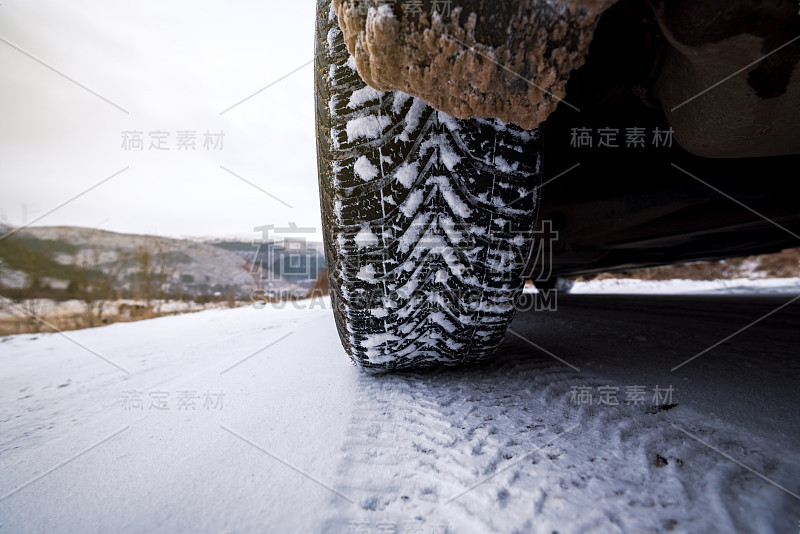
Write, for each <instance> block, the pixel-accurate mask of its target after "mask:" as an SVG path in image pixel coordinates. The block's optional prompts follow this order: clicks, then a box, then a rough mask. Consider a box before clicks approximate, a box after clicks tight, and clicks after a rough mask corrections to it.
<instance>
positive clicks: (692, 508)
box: [0, 295, 800, 534]
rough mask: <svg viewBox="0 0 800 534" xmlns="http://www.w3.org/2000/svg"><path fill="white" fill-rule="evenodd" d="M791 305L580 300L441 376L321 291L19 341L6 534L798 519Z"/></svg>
mask: <svg viewBox="0 0 800 534" xmlns="http://www.w3.org/2000/svg"><path fill="white" fill-rule="evenodd" d="M793 298H794V297H793V296H791V295H781V296H775V297H720V296H714V297H665V296H646V297H645V296H584V295H570V296H567V297H563V298H562V299H561V300H560V302H559V310H558V311H557V312H538V313H537V312H528V313H524V314H520V315H519V316H518V318H517V319H516V321H515V322H514V324H513V325H512V330H513V332H514V333H513V334H511V335H509V336H508V337H507V339H506V341H505V343H504V345H503V346H502V347H501V349H500V351H499V354H498V356H497V357H496V358H495V359H494V360H493V361H491V362H488V363H486V364H483V365H480V366H475V367H470V368H466V369H455V370H445V371H437V372H431V373H424V374H423V373H418V374H415V373H408V374H402V375H370V374H365V373H363V372H361V371H359V370H358V369H356V368H353V367H352V366H351V365H350V363H349V361H348V360H347V358H346V357H345V355H344V353H343V351H342V349H341V347H340V345H339V341H338V338H337V335H336V332H335V328H334V325H333V320H332V317H331V313H330V310H328V309H327V303H326V305H325V306H322V305H320V302H319V301H317V302H316V303H315V306H313V308H310V309H309V306H310V305H311V303H309V302H305V303H303V305H302V308H303V309H295V307H294V306H293V305H287V307H286V308H285V309H282V310H276V309H265V310H255V309H252V308H242V309H235V310H211V311H206V312H202V313H198V314H194V315H184V316H174V317H167V318H161V319H156V320H151V321H142V322H137V323H126V324H116V325H112V326H107V327H103V328H97V329H92V330H83V331H78V332H68V333H66V334H65V336H66V337H65V336H60V335H53V334H48V335H21V336H14V337H9V338H4V339H3V340H2V343H0V366H1V367H0V368H1V369H2V373H1V374H0V386H1V387H0V399H2V408H1V409H0V412H1V415H0V418H1V419H0V420H1V421H2V426H0V532H54V531H68V532H183V531H196V532H248V531H249V532H276V533H289V532H332V533H342V534H345V533H350V532H353V533H359V534H365V533H372V532H375V533H377V532H396V533H398V534H400V533H406V532H407V533H410V532H416V533H431V534H432V533H435V532H438V533H444V532H447V533H462V532H463V533H472V532H474V533H485V532H504V533H505V532H547V533H550V532H554V531H557V532H559V533H561V534H564V533H570V532H734V531H736V532H796V531H797V528H798V522H799V521H800V454H798V452H800V415H799V414H800V410H797V399H798V397H799V396H800V395H799V394H800V332H798V329H797V325H798V322H800V301H795V302H792V304H790V305H787V306H785V307H783V308H780V309H778V308H779V307H781V306H782V305H784V304H786V303H787V302H790V301H791V299H793ZM774 310H777V311H775V312H774V313H772V314H771V315H769V316H768V317H766V318H764V319H763V320H761V321H759V322H758V323H757V324H755V325H754V326H752V327H751V328H749V329H748V330H746V331H743V332H742V333H740V334H738V335H736V336H734V337H732V338H730V339H728V340H727V341H724V342H723V343H720V344H719V345H716V346H714V345H715V344H717V343H718V342H720V341H722V340H724V339H725V338H726V337H727V336H730V335H731V334H733V333H735V332H736V331H737V330H739V329H741V328H743V327H745V326H747V325H748V324H750V323H752V322H754V321H756V320H757V319H759V318H761V317H763V316H765V315H766V314H768V313H770V312H772V311H774ZM531 343H533V344H535V345H538V346H539V348H536V347H534V346H533V345H532V344H531ZM712 346H714V348H712V349H711V350H708V351H707V352H704V353H702V354H700V353H701V352H702V351H704V350H705V349H708V348H709V347H712ZM697 354H700V355H699V356H698V357H696V358H695V359H693V360H691V361H688V362H687V360H689V359H690V358H692V357H693V356H695V355H697ZM675 367H677V369H675V370H674V371H673V370H672V369H673V368H675ZM615 402H616V403H618V404H615Z"/></svg>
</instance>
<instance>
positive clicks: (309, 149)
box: [0, 0, 320, 238]
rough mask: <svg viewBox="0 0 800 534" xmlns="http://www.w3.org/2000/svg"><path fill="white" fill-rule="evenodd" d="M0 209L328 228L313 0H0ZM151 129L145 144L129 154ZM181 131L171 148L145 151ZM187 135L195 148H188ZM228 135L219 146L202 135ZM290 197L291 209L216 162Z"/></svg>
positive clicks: (197, 229) (66, 217) (105, 221)
mask: <svg viewBox="0 0 800 534" xmlns="http://www.w3.org/2000/svg"><path fill="white" fill-rule="evenodd" d="M1 1H2V4H1V5H0V37H2V39H4V40H6V41H8V42H10V43H13V45H15V46H17V47H19V48H21V49H23V50H24V51H25V52H27V53H29V54H30V55H33V56H35V57H36V58H38V59H39V60H41V61H42V62H44V63H46V64H48V65H49V66H50V67H52V68H53V69H56V70H58V71H60V72H61V73H63V74H64V75H66V76H68V77H70V78H72V79H74V80H75V81H77V82H79V83H80V84H82V85H84V86H86V87H88V88H89V89H91V90H92V91H94V92H96V93H98V94H99V95H101V96H102V97H103V98H106V99H108V100H110V101H111V102H113V103H114V104H116V105H118V106H120V107H121V108H124V109H125V110H127V111H128V112H129V114H126V113H124V112H123V111H121V110H119V109H117V108H116V107H114V106H113V105H111V104H109V103H108V102H105V101H104V100H102V99H101V98H98V97H97V96H95V95H93V94H91V93H90V92H88V91H86V90H84V89H82V88H81V87H78V86H77V85H75V84H74V83H72V82H70V81H68V80H66V79H64V78H63V77H62V76H60V75H59V74H57V73H55V72H53V71H52V70H49V69H48V68H47V67H45V66H43V65H41V64H39V63H37V62H36V61H35V60H33V59H31V58H30V57H27V56H26V55H24V54H23V53H21V52H20V51H18V50H16V49H14V48H13V47H12V46H10V45H9V44H8V43H7V42H2V41H0V180H2V188H1V189H0V192H1V194H0V210H1V211H0V219H1V220H2V221H3V222H5V223H7V224H13V225H20V224H24V223H30V222H31V221H33V220H34V219H36V218H37V217H39V216H41V215H43V214H45V213H46V212H48V211H49V210H51V209H53V208H55V207H56V206H58V205H59V204H61V203H63V202H65V201H66V200H68V199H70V198H71V197H73V196H75V195H77V194H79V193H81V192H83V191H85V190H86V189H88V188H90V187H91V186H93V185H95V184H97V183H98V182H100V181H102V180H104V179H106V178H108V177H109V176H111V175H113V174H115V173H117V172H119V171H120V170H122V169H123V168H125V167H129V168H128V170H127V171H125V172H123V173H121V174H119V175H118V176H116V177H115V178H113V179H111V180H109V181H108V182H106V183H104V184H102V185H100V186H98V187H97V188H96V189H93V190H92V191H90V192H88V193H86V194H85V195H84V196H83V197H81V198H79V199H77V200H75V201H74V202H71V203H69V204H68V205H66V206H64V207H62V208H60V209H58V210H57V211H55V212H53V213H52V214H50V215H48V216H47V217H45V218H43V219H42V220H41V221H38V222H37V223H36V225H37V226H39V225H47V226H50V225H76V226H88V227H99V228H102V229H105V230H111V231H117V232H129V233H151V234H159V235H167V236H172V237H182V236H213V237H233V236H238V237H244V238H253V237H255V236H256V234H254V232H253V227H255V226H262V225H269V224H274V225H276V226H286V225H287V223H290V222H294V223H297V224H298V225H299V226H303V227H309V226H313V227H319V224H320V223H319V218H320V217H319V201H318V196H317V194H318V193H317V173H316V153H315V141H314V106H313V66H312V65H308V66H306V67H304V68H303V69H302V70H300V71H298V72H297V73H295V74H293V75H291V76H290V77H288V78H286V79H285V80H283V81H281V82H279V83H277V84H276V85H274V86H273V87H270V88H269V89H266V90H265V91H263V92H261V93H260V94H258V95H256V96H254V97H253V98H251V99H249V100H248V101H246V102H244V103H242V104H241V105H239V106H237V107H236V108H234V109H232V110H230V111H227V112H226V113H224V114H222V115H221V112H222V111H223V110H225V109H227V108H229V107H230V106H232V105H234V104H236V103H237V102H239V101H240V100H242V99H244V98H246V97H248V96H249V95H252V94H253V93H255V92H256V91H258V90H259V89H262V88H263V87H265V86H266V85H268V84H270V83H271V82H273V81H275V80H276V79H278V78H280V77H282V76H284V75H285V74H287V73H289V72H290V71H292V70H294V69H296V68H297V67H299V66H300V65H302V64H304V63H306V62H308V61H309V60H311V59H312V58H313V47H314V9H315V3H314V2H311V1H309V0H285V1H280V2H279V1H276V0H268V1H263V2H256V1H250V2H245V1H237V2H232V1H226V2H219V1H217V2H211V1H209V0H191V1H190V0H170V1H169V2H163V1H161V2H159V1H155V0H144V1H137V2H130V1H124V2H123V1H120V0H69V1H67V0H38V1H37V0H34V1H30V0H1ZM127 130H139V131H143V132H144V140H145V149H144V150H143V151H133V150H125V149H124V148H122V139H123V131H127ZM153 130H161V131H167V132H170V140H169V143H168V144H169V146H170V147H171V150H169V151H165V152H159V151H156V150H151V149H149V136H148V134H149V132H150V131H153ZM179 130H194V131H197V135H198V140H197V150H195V151H194V152H191V151H188V152H187V151H177V150H176V147H177V145H176V137H177V136H178V131H179ZM206 130H210V131H212V132H219V131H222V132H224V134H225V138H224V147H223V148H222V150H205V149H204V148H203V133H204V132H205V131H206ZM221 166H224V167H225V168H227V169H230V170H231V171H233V172H235V173H236V174H238V175H239V176H241V177H243V178H245V179H247V180H249V181H250V182H253V183H254V184H256V185H257V186H258V187H260V188H262V189H264V190H265V191H267V192H269V193H270V194H272V195H275V196H276V197H278V198H280V199H281V200H283V201H284V202H286V203H288V204H290V205H292V206H293V209H292V208H289V207H287V206H285V205H283V204H281V203H280V202H278V201H277V200H274V199H273V198H270V197H269V196H268V195H266V194H264V193H262V192H260V191H258V190H257V189H255V188H254V187H252V186H250V185H248V184H246V183H243V182H242V181H240V180H239V179H237V178H236V177H234V176H232V175H231V174H229V173H227V172H226V171H224V170H223V169H221V168H220V167H221Z"/></svg>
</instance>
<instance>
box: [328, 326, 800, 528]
mask: <svg viewBox="0 0 800 534" xmlns="http://www.w3.org/2000/svg"><path fill="white" fill-rule="evenodd" d="M500 354H503V356H499V357H498V358H497V359H496V360H495V361H494V362H490V363H486V364H482V365H478V366H473V367H469V368H465V369H461V370H441V371H436V372H431V373H415V374H402V375H391V374H387V375H371V374H367V373H365V374H363V375H362V376H361V377H360V379H359V392H358V394H357V395H356V398H357V399H358V400H357V403H358V404H357V406H355V408H354V410H353V413H352V417H351V420H350V423H349V429H348V431H347V435H348V438H347V439H346V441H345V443H344V445H343V448H342V457H341V459H340V461H339V476H340V479H339V484H338V485H337V488H339V489H340V490H342V491H343V492H344V493H346V494H347V495H349V496H350V497H352V498H353V499H354V500H355V501H356V506H355V507H349V508H342V507H339V510H340V512H341V513H340V514H338V515H337V516H336V517H334V518H332V519H331V520H330V521H329V522H328V523H327V524H326V525H325V528H324V530H325V531H326V532H347V529H348V524H349V522H350V521H355V520H357V521H367V522H369V524H370V525H372V527H373V529H375V530H373V531H374V532H378V531H379V530H377V525H379V524H381V522H382V521H384V522H386V521H388V522H391V523H392V524H394V525H396V526H397V532H403V528H402V526H403V524H404V522H405V521H411V520H417V521H422V522H423V523H424V524H425V528H427V529H428V530H424V531H426V532H435V531H436V528H437V527H438V528H440V529H441V525H443V524H448V525H449V529H448V530H447V532H449V533H452V532H476V533H477V532H542V533H544V532H546V533H551V532H553V531H557V532H559V533H562V534H563V533H564V532H631V531H637V532H687V531H691V532H722V531H728V532H732V531H739V532H779V531H783V529H784V528H787V527H791V526H792V525H793V520H792V519H791V518H792V517H800V515H798V514H800V502H798V501H797V500H795V499H794V498H793V497H791V496H790V495H787V494H786V493H784V492H782V491H781V490H780V489H778V488H775V487H774V486H771V485H770V484H768V483H766V482H764V481H763V480H762V479H760V478H759V477H758V476H756V475H754V474H752V473H750V472H748V471H746V470H745V469H742V468H741V467H739V466H737V465H736V464H735V463H733V462H731V461H730V460H728V459H727V458H725V457H724V456H722V455H720V454H719V453H718V452H716V451H714V450H711V449H709V448H707V447H706V446H704V445H703V444H701V443H698V442H697V441H695V440H693V439H690V438H688V437H687V436H686V435H684V434H682V433H681V432H680V431H678V430H677V429H676V428H675V427H673V424H677V425H679V426H680V427H682V428H685V429H686V430H688V431H689V432H691V433H692V434H694V435H696V436H698V437H701V438H702V439H703V440H704V441H706V442H708V443H713V444H715V446H717V447H719V448H720V450H724V451H726V453H727V454H729V455H731V456H732V457H734V458H739V459H740V461H742V462H743V463H745V464H747V465H749V466H750V467H752V468H753V469H755V470H757V471H759V472H760V473H763V474H764V475H765V476H767V477H771V478H774V479H777V480H779V481H783V482H785V485H787V486H788V487H789V488H790V489H792V485H791V484H790V483H789V482H791V481H792V480H797V478H796V475H797V474H798V473H800V465H798V463H797V462H796V461H795V460H794V459H792V458H790V457H789V458H787V457H786V454H785V453H783V452H782V451H779V450H774V448H773V447H771V445H770V444H769V443H768V442H764V441H763V440H759V439H758V438H756V437H754V436H748V435H746V434H745V433H743V432H742V430H741V429H737V428H734V427H731V426H730V425H725V424H722V423H719V422H717V421H714V420H711V419H710V418H708V417H704V416H702V415H701V414H698V413H696V412H694V411H692V410H691V409H689V408H688V407H684V406H678V407H676V408H674V409H658V407H655V406H653V405H652V404H650V403H649V399H648V402H646V404H645V405H644V406H641V405H638V406H634V405H630V406H628V405H624V393H621V394H620V402H622V403H623V405H621V406H597V405H592V406H586V405H581V406H576V405H573V404H571V403H570V397H571V389H572V386H590V387H593V388H595V389H596V388H597V387H599V386H606V385H612V386H614V385H617V386H618V387H620V388H621V392H624V391H625V390H624V385H622V384H614V383H613V382H610V383H609V382H607V381H605V380H604V379H603V378H602V377H599V376H596V375H595V376H593V375H590V374H588V373H585V372H584V373H582V374H578V373H575V372H573V371H571V370H570V369H568V368H566V367H563V366H559V365H556V364H553V363H551V361H549V360H545V359H542V357H540V356H537V355H530V353H529V351H527V349H525V348H524V347H523V345H522V342H517V341H515V340H513V339H512V340H507V341H506V342H505V343H504V344H503V346H501V348H500ZM526 354H527V355H526ZM576 424H577V425H580V426H579V427H578V428H576V429H575V430H574V431H572V432H566V433H565V431H567V430H569V429H570V428H571V427H572V426H574V425H576ZM508 466H511V467H510V468H509V467H508ZM791 473H794V474H795V477H794V478H792V477H791ZM493 475H495V476H493ZM487 477H492V478H489V479H488V480H486V481H485V482H484V483H482V484H480V485H478V486H477V487H475V488H474V489H473V490H471V491H469V492H467V493H464V494H463V495H462V496H460V497H458V498H456V499H455V500H454V501H453V502H452V503H449V504H448V503H447V501H448V500H450V499H452V498H453V497H454V496H457V495H459V494H461V493H462V492H463V491H464V490H465V489H467V488H469V487H470V486H472V485H474V484H475V483H476V482H479V481H481V480H484V479H486V478H487ZM794 489H795V490H796V489H797V488H794ZM440 531H441V530H440Z"/></svg>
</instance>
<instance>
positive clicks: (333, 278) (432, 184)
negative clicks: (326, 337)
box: [315, 0, 542, 370]
mask: <svg viewBox="0 0 800 534" xmlns="http://www.w3.org/2000/svg"><path fill="white" fill-rule="evenodd" d="M315 55H316V62H315V67H316V72H315V86H316V87H315V100H316V123H317V160H318V169H319V182H320V203H321V211H322V223H323V236H324V241H325V251H326V259H327V264H328V276H329V283H330V291H331V304H332V307H333V312H334V316H335V320H336V325H337V328H338V332H339V336H340V338H341V341H342V344H343V346H344V348H345V351H346V352H347V353H348V355H349V356H350V358H351V359H352V360H353V361H354V362H355V363H356V364H358V365H360V366H363V367H364V368H367V369H385V370H394V369H411V368H414V369H418V368H424V367H437V366H451V365H458V364H464V363H470V362H475V361H479V360H482V359H484V358H486V357H488V356H489V355H491V354H492V353H493V352H494V351H495V349H496V348H497V346H498V345H499V344H500V343H501V342H502V340H503V338H504V336H505V332H506V328H507V326H508V324H509V323H510V322H511V320H512V319H513V317H514V313H515V304H516V302H517V299H518V297H519V295H520V293H521V291H522V285H523V282H524V279H525V277H526V272H525V269H526V265H527V263H528V260H529V257H530V255H531V250H532V247H533V245H534V241H535V238H534V233H533V227H534V223H535V217H536V211H537V210H536V208H537V205H538V195H537V185H538V184H539V183H540V176H541V174H540V168H541V163H542V161H541V139H540V136H539V131H538V130H527V131H526V130H522V129H520V128H518V127H516V126H513V125H510V124H505V123H503V122H501V121H498V120H483V119H467V120H458V119H454V118H452V117H450V116H448V115H446V114H444V113H441V112H438V111H436V110H434V109H433V108H431V107H430V106H428V105H427V104H426V103H425V102H423V101H422V100H420V99H418V98H415V97H411V96H409V95H407V94H405V93H402V92H400V91H390V92H380V91H376V90H374V89H372V88H371V87H368V86H367V85H366V84H365V83H364V82H363V81H362V80H361V78H359V76H358V73H357V71H356V66H355V61H354V59H353V58H352V57H351V56H350V54H349V53H348V51H347V48H346V46H345V42H344V40H343V35H342V32H341V30H340V28H339V26H338V24H337V18H336V13H335V11H334V10H333V8H332V6H331V3H330V1H329V0H318V2H317V27H316V51H315Z"/></svg>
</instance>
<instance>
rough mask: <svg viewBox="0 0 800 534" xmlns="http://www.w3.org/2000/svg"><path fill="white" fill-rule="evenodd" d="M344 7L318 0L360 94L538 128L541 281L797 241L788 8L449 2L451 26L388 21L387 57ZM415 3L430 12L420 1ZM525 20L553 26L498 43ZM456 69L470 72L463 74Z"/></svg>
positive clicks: (799, 100) (376, 34)
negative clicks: (366, 90)
mask: <svg viewBox="0 0 800 534" xmlns="http://www.w3.org/2000/svg"><path fill="white" fill-rule="evenodd" d="M440 3H441V2H440ZM351 4H354V3H353V2H348V1H338V2H334V5H335V6H336V7H337V12H338V13H339V22H340V26H341V27H342V28H343V30H344V33H345V38H346V42H347V44H348V48H349V49H350V51H351V54H353V55H354V57H355V58H356V63H357V65H358V67H359V74H360V75H361V76H362V78H363V79H364V80H365V81H366V82H367V83H368V84H370V85H373V84H374V85H375V86H377V87H376V88H378V89H380V90H389V89H398V90H403V91H407V92H410V93H411V94H415V96H420V98H423V99H425V100H426V101H428V102H429V103H431V104H432V105H433V106H434V107H437V108H439V109H443V110H444V111H446V112H448V113H453V114H454V115H455V116H459V115H461V116H464V115H465V114H472V115H475V114H477V115H479V116H484V117H496V118H501V119H503V120H509V119H514V120H513V122H515V123H517V124H521V125H523V126H525V127H531V126H532V125H534V126H535V125H538V126H539V127H540V128H541V131H542V137H543V140H544V148H543V160H544V165H543V169H544V176H543V179H542V180H543V182H542V185H543V187H542V188H541V191H540V200H541V203H540V215H539V219H540V224H543V223H542V222H543V221H549V223H548V225H547V228H548V229H551V230H553V231H555V232H558V234H557V239H555V240H554V241H553V255H552V259H551V260H550V263H551V266H550V267H551V268H552V273H553V274H554V275H556V276H570V275H578V274H586V273H596V272H603V271H610V270H619V269H630V268H636V267H647V266H656V265H666V264H671V263H678V262H685V261H696V260H706V259H716V258H724V257H731V256H739V255H749V254H758V253H768V252H774V251H778V250H781V249H783V248H787V247H791V246H796V245H797V244H798V239H800V238H798V234H800V210H799V209H798V207H797V202H796V200H795V199H794V195H793V193H794V191H795V190H796V189H795V188H794V187H793V186H794V181H795V180H796V179H797V170H796V169H797V164H798V162H799V161H800V159H798V154H800V136H799V135H798V132H799V131H800V74H798V73H797V70H796V69H795V66H796V64H797V62H798V59H800V15H798V13H797V6H796V5H794V4H793V3H792V2H790V1H782V2H769V3H767V2H755V3H754V2H746V1H741V0H738V1H726V2H722V1H719V0H715V1H702V2H697V1H693V2H689V1H677V2H675V1H672V2H667V1H665V0H652V1H651V2H649V3H648V2H643V1H635V0H621V1H619V2H617V3H615V4H613V5H609V4H610V2H547V3H545V2H541V1H523V2H513V3H512V2H508V3H505V2H504V3H494V2H492V3H487V2H482V1H479V0H465V1H462V2H460V3H459V6H460V7H459V9H458V10H455V9H454V11H453V12H452V13H451V18H452V19H453V20H448V18H447V16H439V15H438V14H436V15H426V14H423V16H422V17H420V18H419V19H418V20H416V21H411V20H409V17H408V16H407V14H405V15H404V14H403V12H402V9H399V8H395V11H396V12H397V13H396V14H397V17H398V19H399V20H400V28H401V29H402V30H403V32H405V33H403V32H401V33H399V34H395V35H394V37H395V40H396V42H397V43H399V44H395V43H394V42H393V43H390V44H386V43H382V42H380V38H381V31H382V30H383V28H382V26H381V23H380V20H379V18H380V17H376V16H375V12H374V11H373V12H372V15H370V14H369V12H362V14H361V15H359V12H358V11H357V10H356V9H355V6H354V5H351ZM378 4H380V3H379V2H378V3H376V6H377V5H378ZM559 4H563V5H562V9H560V10H559V9H555V8H554V7H553V6H554V5H556V6H558V5H559ZM423 5H424V13H435V11H436V6H433V2H424V3H423ZM453 8H455V6H453ZM359 17H362V18H359ZM404 17H405V18H404ZM525 17H528V19H525ZM362 19H363V20H362ZM524 20H529V21H531V22H533V21H540V22H541V21H549V22H551V23H552V25H551V26H550V27H549V30H548V31H539V32H537V31H531V29H530V28H528V30H529V31H527V32H526V31H512V29H519V28H524V25H523V24H522V22H521V21H524ZM343 21H344V22H343ZM354 21H355V22H354ZM437 28H438V30H437ZM535 29H536V28H533V30H535ZM393 31H395V32H396V31H397V29H396V28H395V30H393ZM437 31H438V33H436V32H437ZM415 32H416V33H415ZM426 32H427V33H426ZM459 32H461V33H459ZM451 34H452V36H453V37H452V42H451V41H449V40H448V39H449V38H450V37H451ZM348 37H349V39H348ZM537 37H538V38H539V39H540V40H541V41H543V42H546V43H547V47H545V49H542V48H541V47H539V48H536V46H535V43H534V42H533V41H532V39H535V38H537ZM426 39H427V41H426ZM415 40H416V41H415ZM376 42H377V43H378V44H381V46H376V44H375V43H376ZM370 43H371V44H370ZM532 43H533V44H532ZM466 45H469V46H468V47H467V46H466ZM398 47H399V49H400V51H402V52H403V54H404V56H403V57H404V58H406V59H405V60H404V61H399V60H398V59H397V54H398ZM403 47H405V48H403ZM448 47H451V48H448ZM504 47H505V48H504ZM513 47H516V49H513ZM509 48H512V50H509ZM456 49H458V50H459V52H458V53H452V52H453V50H456ZM409 50H412V52H414V53H409ZM434 50H436V51H439V52H441V50H445V51H448V52H450V54H449V56H448V57H449V58H450V60H449V61H450V64H451V65H453V66H454V67H453V68H454V70H453V71H452V72H450V73H444V74H443V73H441V72H439V73H438V74H437V72H436V71H437V70H438V71H441V70H442V69H443V68H444V67H443V65H445V67H446V65H447V63H446V62H445V63H444V64H437V63H436V61H437V60H436V57H438V56H437V55H436V54H435V53H434V52H432V51H434ZM498 51H499V52H498ZM470 53H472V57H471V58H470V57H464V56H468V55H469V54H470ZM382 55H385V56H386V57H385V58H383V61H382V60H381V56H382ZM495 59H498V60H504V61H498V62H495V61H494V60H495ZM532 60H539V61H540V62H543V63H544V66H542V65H539V66H537V65H535V64H533V63H532ZM460 61H472V63H468V64H470V65H472V69H473V71H472V73H470V69H468V68H462V67H459V65H460V63H459V62H460ZM413 62H417V63H416V64H409V63H413ZM426 62H427V63H426ZM501 62H502V66H501V65H500V64H499V63H501ZM387 65H396V66H397V69H398V71H402V70H403V69H405V72H391V71H390V70H391V69H389V70H387V69H386V66H387ZM456 67H458V68H456ZM545 67H546V68H545ZM365 69H366V74H367V75H366V76H365V75H364V74H365ZM470 74H472V75H473V77H474V78H473V79H470V78H469V76H470ZM487 77H488V78H490V79H492V80H495V82H496V83H488V82H486V81H485V80H482V79H481V78H487ZM462 78H463V79H462ZM444 79H447V84H442V80H444ZM476 80H477V81H476ZM536 82H539V83H536ZM426 83H429V84H430V85H428V86H426V85H425V84H426ZM437 83H438V85H436V84H437ZM459 84H461V85H459ZM445 87H447V88H448V89H446V88H445ZM454 88H455V89H454ZM542 89H546V90H545V91H542ZM415 91H416V92H415ZM448 91H450V92H449V93H448ZM476 94H478V95H480V98H476V96H475V95H476ZM454 95H455V96H454ZM459 95H461V96H460V98H461V101H459V98H458V97H459ZM532 95H533V96H532ZM439 97H441V98H439ZM445 97H446V98H445ZM515 99H516V100H515ZM537 99H538V100H537ZM476 102H477V104H476ZM515 102H516V104H515ZM493 112H494V113H493ZM526 113H527V115H526ZM553 237H555V234H553Z"/></svg>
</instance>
